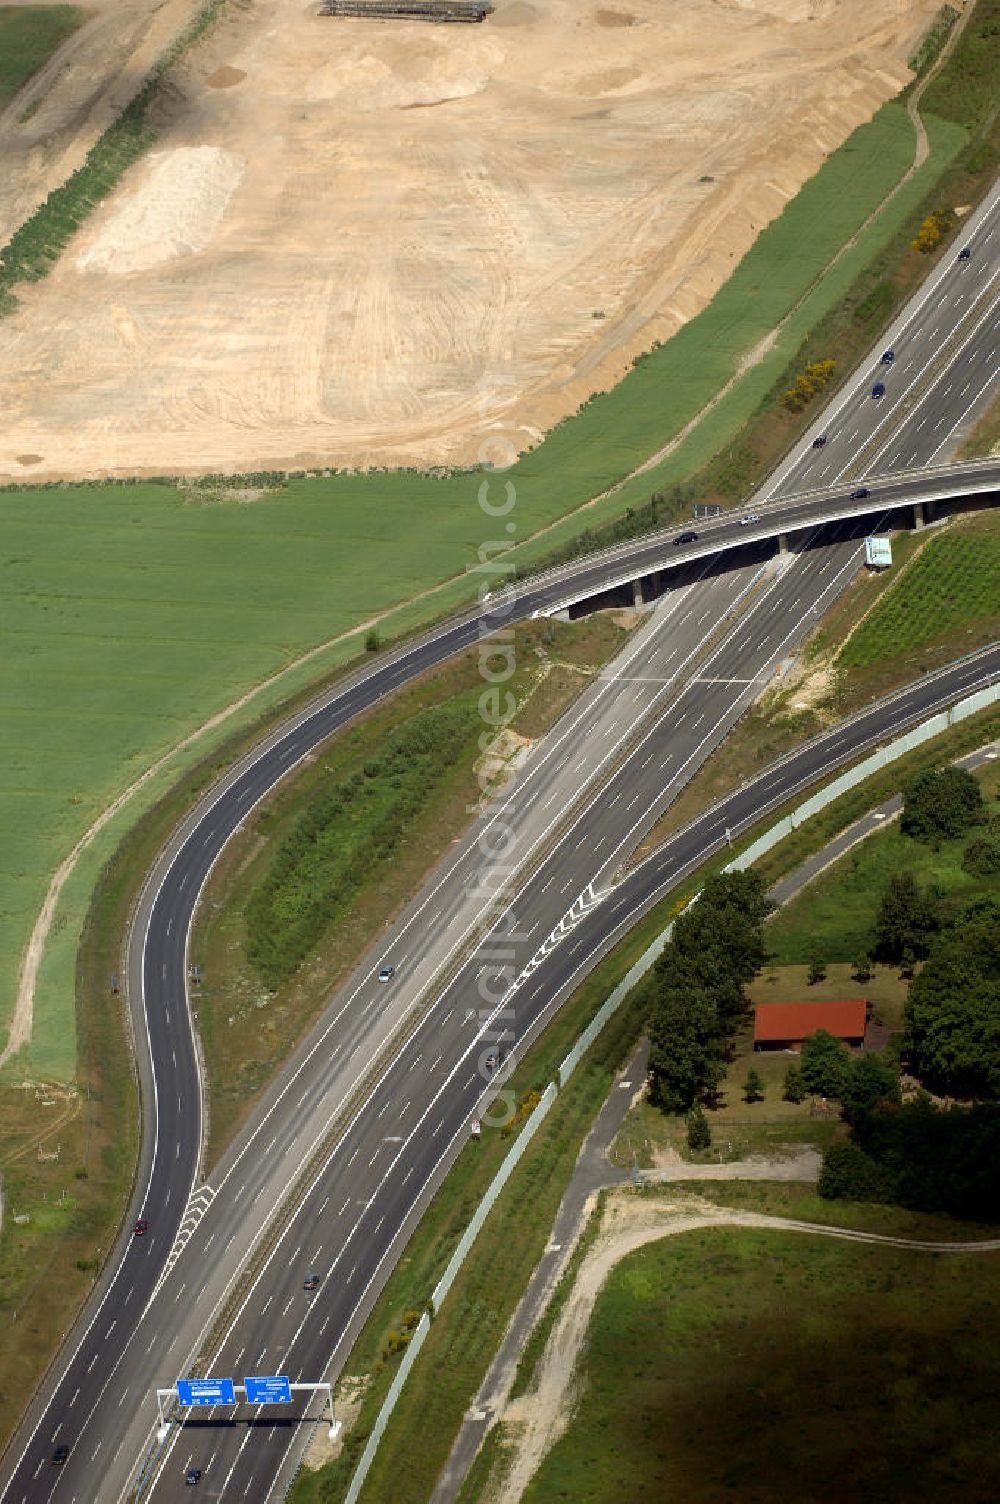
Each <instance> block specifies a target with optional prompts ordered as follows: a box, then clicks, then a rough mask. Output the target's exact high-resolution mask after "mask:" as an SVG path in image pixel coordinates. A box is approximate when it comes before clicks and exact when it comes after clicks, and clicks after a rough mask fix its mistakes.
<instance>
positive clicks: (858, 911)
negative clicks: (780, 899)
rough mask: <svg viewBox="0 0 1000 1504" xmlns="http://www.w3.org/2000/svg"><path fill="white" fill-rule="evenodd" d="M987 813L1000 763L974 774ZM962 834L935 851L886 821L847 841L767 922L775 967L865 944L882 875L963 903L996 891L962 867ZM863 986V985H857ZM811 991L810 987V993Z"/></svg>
mask: <svg viewBox="0 0 1000 1504" xmlns="http://www.w3.org/2000/svg"><path fill="white" fill-rule="evenodd" d="M977 776H978V778H979V781H980V784H981V786H982V789H983V796H984V798H985V799H986V800H987V804H988V807H989V809H990V811H991V813H997V812H1000V797H998V791H1000V769H998V768H997V765H996V763H988V764H986V766H985V767H984V768H981V769H979V771H978V774H977ZM968 840H969V838H968V837H967V836H966V837H963V838H962V839H961V840H956V841H942V843H941V845H940V846H939V847H938V848H937V849H936V850H935V849H934V848H933V847H931V846H927V845H925V844H924V843H923V842H921V841H915V840H913V839H912V838H911V837H910V836H906V835H904V834H903V833H902V831H901V830H900V829H899V828H898V826H892V827H890V828H889V829H887V830H883V831H879V832H878V833H877V834H875V835H872V836H869V837H868V838H867V840H865V841H862V842H861V844H860V845H859V846H856V847H854V849H853V850H852V851H849V852H848V853H847V854H846V855H845V856H843V857H841V859H840V861H838V862H837V863H835V865H834V866H833V867H831V868H830V869H829V870H828V871H827V872H824V873H822V874H821V875H820V876H819V877H817V878H816V879H815V880H814V881H813V882H811V883H810V884H809V886H808V887H807V888H805V889H803V891H802V892H801V893H800V894H799V895H798V896H797V897H796V898H793V899H792V900H791V902H790V903H788V904H787V905H786V906H785V907H784V909H782V911H781V912H780V913H779V914H777V915H776V916H775V917H774V919H772V920H771V922H770V923H769V925H768V927H767V943H768V946H769V948H770V950H771V952H772V955H773V958H774V963H775V965H777V966H790V965H796V966H801V965H805V964H806V963H807V962H808V961H809V959H810V957H811V954H812V952H813V951H814V950H815V951H817V952H818V953H820V954H822V956H823V958H824V959H825V960H829V961H841V962H850V961H851V960H854V959H857V957H858V956H860V955H863V954H864V952H865V950H866V949H867V947H868V945H869V943H870V936H871V927H872V919H873V914H874V909H875V907H876V906H877V904H878V900H879V897H880V896H881V894H882V893H883V892H884V891H885V888H886V885H887V884H888V881H889V878H890V877H892V876H893V875H894V874H896V873H899V872H912V873H913V875H914V877H915V878H916V879H917V881H918V882H919V883H920V884H921V885H923V886H927V885H929V884H933V885H934V886H935V887H936V888H937V889H938V890H939V891H940V892H941V894H942V896H944V897H947V898H952V899H955V900H956V901H957V902H959V903H961V904H962V905H963V906H964V905H965V904H967V903H970V902H971V901H973V900H974V899H976V898H979V897H981V896H985V895H987V894H992V893H997V892H1000V878H998V877H997V876H993V877H973V876H972V875H971V874H970V873H968V872H963V870H962V855H963V852H964V850H965V847H966V846H967V844H968ZM863 990H864V989H863V988H862V991H863ZM810 995H811V993H810Z"/></svg>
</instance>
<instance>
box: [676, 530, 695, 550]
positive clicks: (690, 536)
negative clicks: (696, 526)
mask: <svg viewBox="0 0 1000 1504" xmlns="http://www.w3.org/2000/svg"><path fill="white" fill-rule="evenodd" d="M697 541H698V534H697V533H678V534H677V537H676V538H675V539H674V547H675V548H677V547H679V545H680V544H682V543H697Z"/></svg>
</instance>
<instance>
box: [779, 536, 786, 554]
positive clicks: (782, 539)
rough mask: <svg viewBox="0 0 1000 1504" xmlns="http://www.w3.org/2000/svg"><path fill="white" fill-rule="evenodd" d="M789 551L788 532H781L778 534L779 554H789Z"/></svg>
mask: <svg viewBox="0 0 1000 1504" xmlns="http://www.w3.org/2000/svg"><path fill="white" fill-rule="evenodd" d="M787 552H788V534H787V533H779V534H778V553H779V554H787Z"/></svg>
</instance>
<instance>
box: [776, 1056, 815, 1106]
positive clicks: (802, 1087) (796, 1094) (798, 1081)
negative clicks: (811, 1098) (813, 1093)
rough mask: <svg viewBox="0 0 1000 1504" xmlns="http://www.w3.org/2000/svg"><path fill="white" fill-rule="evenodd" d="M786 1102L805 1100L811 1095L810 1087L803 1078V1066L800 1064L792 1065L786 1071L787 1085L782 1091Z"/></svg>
mask: <svg viewBox="0 0 1000 1504" xmlns="http://www.w3.org/2000/svg"><path fill="white" fill-rule="evenodd" d="M781 1095H782V1098H783V1099H784V1101H786V1102H804V1101H805V1099H806V1097H807V1096H808V1095H809V1088H808V1087H807V1086H806V1083H805V1081H804V1080H803V1078H802V1068H801V1066H798V1065H790V1066H789V1067H788V1069H787V1071H786V1072H785V1085H784V1089H783V1091H782V1093H781Z"/></svg>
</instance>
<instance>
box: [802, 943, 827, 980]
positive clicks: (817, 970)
mask: <svg viewBox="0 0 1000 1504" xmlns="http://www.w3.org/2000/svg"><path fill="white" fill-rule="evenodd" d="M825 976H826V962H825V961H824V960H823V957H822V956H821V955H820V954H819V952H818V951H813V953H812V955H811V956H810V958H809V975H808V977H807V979H806V980H807V981H808V983H809V986H810V987H815V985H816V983H817V982H822V981H823V979H824V978H825Z"/></svg>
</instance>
